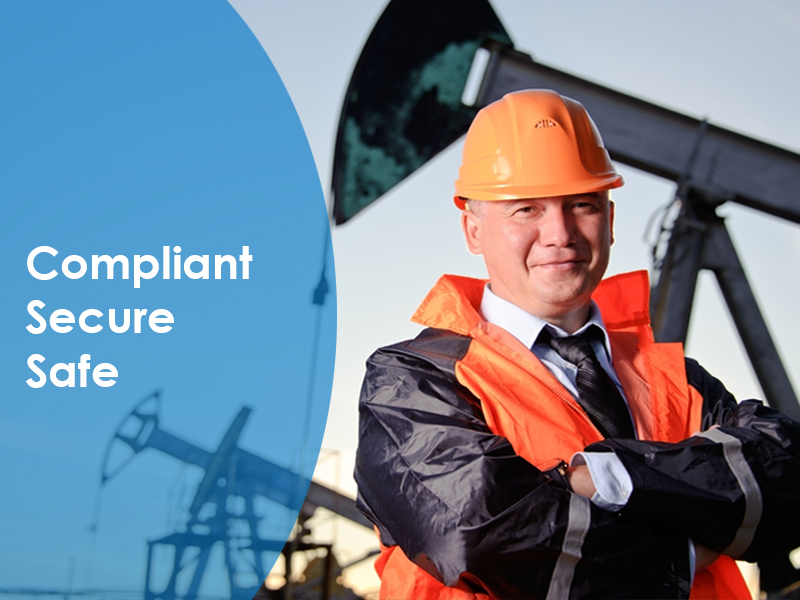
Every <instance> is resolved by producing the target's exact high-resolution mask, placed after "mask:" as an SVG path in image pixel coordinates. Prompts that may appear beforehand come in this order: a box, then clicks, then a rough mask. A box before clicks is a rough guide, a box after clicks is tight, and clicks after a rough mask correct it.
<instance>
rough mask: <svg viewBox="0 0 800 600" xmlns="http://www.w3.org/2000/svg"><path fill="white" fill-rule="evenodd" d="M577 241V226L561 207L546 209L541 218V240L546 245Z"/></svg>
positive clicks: (564, 244) (566, 244)
mask: <svg viewBox="0 0 800 600" xmlns="http://www.w3.org/2000/svg"><path fill="white" fill-rule="evenodd" d="M574 241H575V227H574V223H573V222H572V220H571V219H570V217H569V215H567V214H565V213H564V211H563V210H562V209H560V208H558V209H551V210H547V211H545V213H544V215H542V218H541V219H540V220H539V242H540V243H541V244H543V245H545V246H569V245H570V244H572V243H573V242H574Z"/></svg>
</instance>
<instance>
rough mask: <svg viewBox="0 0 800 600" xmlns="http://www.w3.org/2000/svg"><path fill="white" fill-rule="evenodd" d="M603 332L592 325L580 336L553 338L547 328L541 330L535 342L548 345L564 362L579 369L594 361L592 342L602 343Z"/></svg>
mask: <svg viewBox="0 0 800 600" xmlns="http://www.w3.org/2000/svg"><path fill="white" fill-rule="evenodd" d="M602 340H603V331H602V330H601V329H600V328H599V327H597V326H596V325H592V326H591V327H589V328H588V329H587V330H586V331H584V332H583V333H582V334H580V335H570V336H567V337H561V338H557V337H553V336H552V335H551V333H550V332H549V331H548V330H547V328H544V329H542V332H541V333H540V334H539V337H538V339H537V340H536V341H537V342H538V343H541V344H548V345H549V346H550V347H551V348H552V349H553V350H555V351H556V353H557V354H558V355H559V356H560V357H561V358H563V359H564V360H565V361H567V362H569V363H572V364H573V365H575V366H578V367H580V366H581V364H582V363H583V362H584V361H586V360H587V359H588V360H592V361H596V360H597V357H596V356H595V353H594V350H592V342H593V341H602Z"/></svg>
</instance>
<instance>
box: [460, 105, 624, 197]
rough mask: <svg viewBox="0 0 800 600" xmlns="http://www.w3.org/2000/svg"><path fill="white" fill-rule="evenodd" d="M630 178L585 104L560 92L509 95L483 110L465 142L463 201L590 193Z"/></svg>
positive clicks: (611, 187) (608, 188) (462, 167)
mask: <svg viewBox="0 0 800 600" xmlns="http://www.w3.org/2000/svg"><path fill="white" fill-rule="evenodd" d="M622 184H623V181H622V176H620V175H618V174H617V172H616V171H615V170H614V166H613V165H612V164H611V159H610V158H609V156H608V152H607V151H606V149H605V147H604V146H603V140H602V139H601V138H600V133H599V132H598V131H597V127H595V124H594V123H593V122H592V119H591V117H589V113H587V112H586V109H585V108H584V107H583V105H582V104H581V103H580V102H576V101H575V100H572V99H571V98H566V97H564V96H561V95H559V94H557V93H556V92H554V91H552V90H523V91H520V92H513V93H511V94H507V95H505V96H504V97H503V98H501V99H500V100H497V101H496V102H493V103H492V104H489V105H488V106H486V107H484V108H483V109H481V110H480V112H478V114H477V115H476V116H475V120H474V121H472V125H470V128H469V131H468V132H467V138H466V140H465V141H464V154H463V158H462V161H461V168H459V170H458V179H457V180H456V192H455V197H454V200H455V203H456V206H458V207H459V208H460V209H462V210H463V209H464V207H465V200H466V199H468V198H470V199H472V200H515V199H518V198H545V197H550V196H568V195H571V194H585V193H590V192H600V191H603V190H610V189H614V188H618V187H620V186H621V185H622Z"/></svg>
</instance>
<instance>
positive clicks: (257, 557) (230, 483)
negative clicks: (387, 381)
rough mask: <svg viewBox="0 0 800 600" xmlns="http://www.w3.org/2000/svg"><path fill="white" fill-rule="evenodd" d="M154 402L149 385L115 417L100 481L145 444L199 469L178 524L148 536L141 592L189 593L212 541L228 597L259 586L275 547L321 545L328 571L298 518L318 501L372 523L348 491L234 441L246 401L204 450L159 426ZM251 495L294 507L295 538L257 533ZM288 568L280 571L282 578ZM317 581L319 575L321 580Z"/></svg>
mask: <svg viewBox="0 0 800 600" xmlns="http://www.w3.org/2000/svg"><path fill="white" fill-rule="evenodd" d="M160 402H161V399H160V394H159V392H154V393H153V394H151V395H149V396H147V397H146V398H144V399H143V400H142V401H141V402H139V403H138V404H137V405H136V407H134V409H133V410H132V411H131V412H130V413H129V414H128V415H127V416H126V417H125V418H124V419H123V421H122V423H121V424H120V426H119V428H118V429H117V432H116V433H115V434H114V436H113V437H112V439H111V441H110V443H109V446H108V449H107V451H106V455H105V458H104V461H103V462H104V464H103V469H102V476H101V482H102V484H103V485H104V484H106V483H107V482H108V481H109V480H110V479H111V478H112V477H114V476H115V475H117V474H118V473H119V472H120V471H121V470H122V468H123V467H125V466H126V465H127V464H128V463H129V462H130V461H131V460H132V459H133V458H134V457H135V456H136V455H137V454H139V453H140V452H142V451H144V450H146V449H148V448H152V449H154V450H158V451H160V452H162V453H164V454H167V455H169V456H172V457H173V458H177V459H178V460H180V461H182V462H184V463H186V464H188V465H193V466H196V467H199V468H201V469H203V471H204V474H203V477H202V480H201V481H200V484H199V485H198V486H197V491H196V492H195V495H194V499H193V500H192V503H191V505H190V507H189V509H188V518H187V519H186V522H185V524H184V526H183V527H182V528H181V530H179V531H176V532H174V533H171V534H169V535H166V536H164V537H161V538H158V539H155V540H150V541H148V554H147V571H146V576H145V594H144V598H145V600H176V599H178V598H180V599H182V600H195V599H196V598H197V597H198V594H199V591H200V585H201V582H202V578H203V575H204V573H205V571H206V568H207V566H208V562H209V558H210V555H211V551H212V549H213V548H214V547H215V546H217V545H219V546H221V547H222V549H223V552H224V558H225V566H226V568H227V575H228V585H229V588H230V598H231V599H232V600H251V598H253V596H254V595H255V594H256V592H257V591H258V590H259V587H260V586H261V584H262V582H263V581H264V579H265V578H266V576H267V572H266V570H265V565H264V561H263V554H264V553H265V552H280V553H283V554H284V556H286V557H290V555H291V553H292V552H297V551H305V550H316V549H320V548H321V549H325V550H327V553H326V557H327V560H326V570H327V571H328V573H330V571H331V568H330V566H329V565H330V564H331V561H332V554H331V549H330V545H329V544H328V545H326V544H313V543H310V542H307V541H304V540H302V539H300V538H301V537H303V536H304V535H307V534H308V533H309V532H308V530H307V529H305V527H304V523H305V521H306V520H308V518H310V517H311V516H312V515H313V514H314V511H315V510H316V509H317V508H319V507H322V508H325V509H327V510H329V511H331V512H333V513H335V514H338V515H340V516H342V517H344V518H346V519H349V520H350V521H352V522H354V523H356V524H359V525H362V526H364V527H367V528H370V529H371V528H372V526H371V524H370V523H369V522H368V521H367V520H366V519H365V518H364V517H363V515H361V513H360V512H358V510H357V509H356V507H355V504H354V502H353V500H352V499H350V498H347V497H346V496H343V495H341V494H339V493H338V492H336V491H334V490H331V489H329V488H327V487H325V486H323V485H320V484H318V483H316V482H314V481H310V480H309V479H306V478H304V477H302V476H301V475H298V474H297V473H295V472H293V471H291V470H290V469H287V468H285V467H282V466H279V465H277V464H275V463H273V462H271V461H269V460H266V459H264V458H261V457H259V456H257V455H255V454H252V453H250V452H248V451H247V450H244V449H243V448H241V447H240V446H239V445H238V441H239V437H240V435H241V433H242V430H243V429H244V426H245V424H246V423H247V419H248V417H249V416H250V412H251V409H250V408H248V407H246V406H245V407H242V408H241V410H240V411H239V413H238V414H237V415H236V417H235V418H234V420H233V422H232V423H231V425H230V427H229V428H228V430H227V431H226V433H225V435H224V436H223V437H222V441H221V442H220V444H219V446H218V447H217V449H216V450H215V451H213V452H209V451H208V450H205V449H203V448H201V447H199V446H196V445H194V444H192V443H191V442H188V441H186V440H184V439H181V438H180V437H178V436H176V435H174V434H172V433H169V432H168V431H166V430H164V429H163V428H161V427H160V423H159V415H158V413H159V408H160ZM120 450H124V451H127V456H126V457H125V459H124V460H121V461H118V462H117V463H116V464H114V465H112V464H110V463H111V462H112V456H113V455H116V454H118V453H119V451H120ZM306 490H308V493H306ZM259 496H261V497H262V498H264V499H266V500H269V501H272V502H275V503H277V504H279V505H281V506H285V507H289V508H295V509H297V508H300V516H299V523H300V532H299V533H297V534H296V537H297V538H298V539H297V540H296V541H290V542H288V543H287V542H286V541H285V536H284V538H282V539H264V538H262V537H261V536H260V535H259V533H258V526H259V520H260V516H259V515H258V514H256V511H255V509H254V503H255V501H256V498H257V497H259ZM304 498H305V500H304ZM164 548H166V549H169V550H171V551H172V552H171V554H172V567H171V571H170V574H169V577H168V582H167V584H166V586H165V587H164V588H163V589H161V590H155V589H154V582H153V571H154V566H155V565H154V562H155V561H154V558H153V557H154V551H155V550H156V549H164ZM286 565H287V571H288V570H289V568H290V565H291V560H286ZM290 576H291V573H289V572H287V574H286V579H287V581H289V579H290ZM179 577H181V579H184V580H185V578H187V577H188V578H190V579H189V584H188V587H186V589H185V590H179V587H180V586H179V585H178V581H179ZM325 584H327V579H326V581H325V582H323V586H324V585H325ZM323 595H325V594H323ZM278 597H280V595H279V596H278ZM325 597H329V596H325Z"/></svg>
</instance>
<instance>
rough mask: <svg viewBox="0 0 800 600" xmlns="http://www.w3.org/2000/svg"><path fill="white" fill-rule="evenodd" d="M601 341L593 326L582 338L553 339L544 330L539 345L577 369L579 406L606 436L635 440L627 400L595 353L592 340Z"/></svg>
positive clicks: (537, 341) (599, 334)
mask: <svg viewBox="0 0 800 600" xmlns="http://www.w3.org/2000/svg"><path fill="white" fill-rule="evenodd" d="M602 339H603V331H602V330H601V329H600V328H599V327H596V326H594V325H593V326H592V327H590V328H589V329H587V330H586V331H584V332H583V333H582V334H581V335H575V336H569V337H563V338H556V337H553V336H552V335H551V334H550V332H549V331H547V329H546V328H544V329H542V332H541V333H540V334H539V337H538V339H537V340H536V343H537V344H548V345H549V346H550V347H551V348H552V349H553V350H555V351H556V352H557V353H558V355H559V356H560V357H561V358H563V359H564V360H565V361H567V362H568V363H572V364H573V365H575V366H576V367H578V373H577V376H576V384H577V385H576V387H577V388H578V404H580V405H581V407H582V408H583V410H585V411H586V414H587V415H589V419H590V420H591V421H592V423H593V424H594V426H595V427H597V429H599V430H600V433H602V434H603V436H604V437H607V438H635V437H636V436H635V434H634V432H633V423H632V422H631V416H630V413H629V412H628V407H627V405H626V404H625V400H624V399H623V398H622V395H621V394H620V393H619V390H618V389H617V386H616V385H614V382H613V381H612V380H611V378H610V377H609V376H608V373H606V372H605V370H604V369H603V367H601V366H600V363H599V362H598V361H597V356H595V353H594V350H592V343H591V342H592V340H602Z"/></svg>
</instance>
